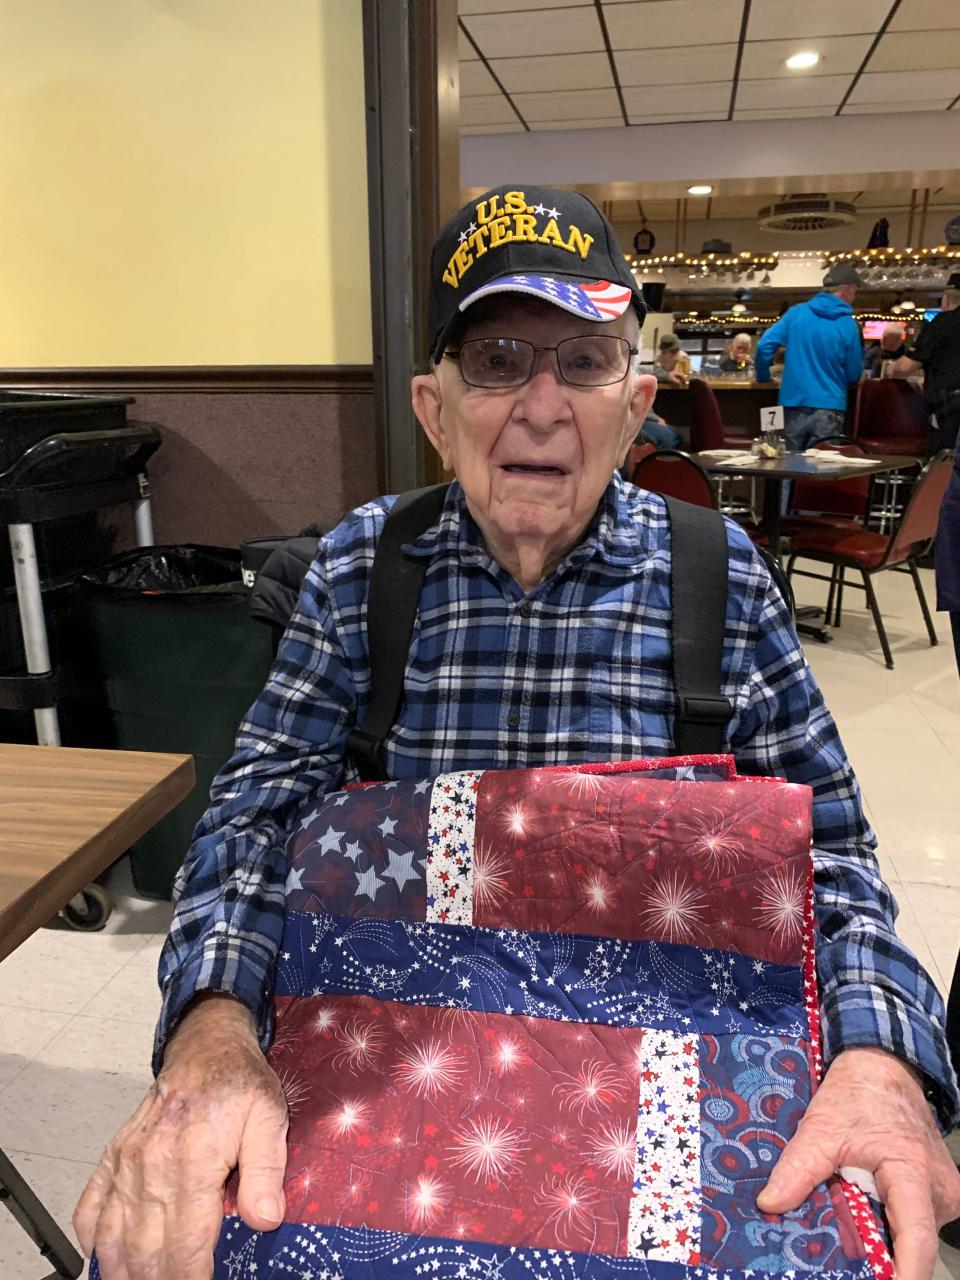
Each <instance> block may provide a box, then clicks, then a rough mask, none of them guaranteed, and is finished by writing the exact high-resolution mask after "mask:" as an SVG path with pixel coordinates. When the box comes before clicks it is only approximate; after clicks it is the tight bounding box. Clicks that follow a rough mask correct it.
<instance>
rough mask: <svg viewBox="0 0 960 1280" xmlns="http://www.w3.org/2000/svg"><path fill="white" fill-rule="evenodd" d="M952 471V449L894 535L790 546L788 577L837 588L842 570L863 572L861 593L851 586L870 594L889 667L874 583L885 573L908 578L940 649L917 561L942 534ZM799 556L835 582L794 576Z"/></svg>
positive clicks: (800, 539) (855, 535)
mask: <svg viewBox="0 0 960 1280" xmlns="http://www.w3.org/2000/svg"><path fill="white" fill-rule="evenodd" d="M952 471H953V455H952V453H951V452H950V451H949V450H946V449H945V450H943V451H942V452H941V453H938V454H937V455H936V457H935V458H931V459H930V461H929V462H928V463H927V465H926V466H925V467H924V469H923V472H922V474H921V476H920V479H919V480H918V481H917V483H916V485H915V486H914V489H913V492H912V494H911V495H910V499H909V501H908V502H907V505H906V506H905V507H904V510H903V514H902V515H901V516H900V519H899V520H898V522H897V526H896V528H895V529H894V531H893V532H892V533H890V534H884V533H870V532H868V531H867V530H865V529H861V530H858V531H856V532H851V531H850V530H847V529H827V528H823V529H810V530H808V531H806V532H804V533H799V534H797V535H795V536H794V538H793V540H792V542H791V546H790V559H789V561H788V562H787V576H788V577H789V576H790V575H792V574H793V573H794V572H797V573H799V575H800V576H801V577H804V578H817V579H818V580H819V581H821V582H831V583H832V582H833V580H834V576H835V574H836V570H837V568H842V569H857V570H859V572H860V575H861V577H862V578H863V585H862V588H861V584H860V583H859V582H851V583H849V584H848V585H850V586H855V587H857V588H858V589H861V590H863V591H865V592H866V596H867V604H868V606H869V608H870V612H871V613H872V614H873V621H874V623H875V624H876V628H877V634H878V635H879V637H880V646H881V648H882V649H883V657H884V661H885V662H886V664H887V666H888V667H889V668H892V667H893V656H892V654H891V652H890V645H889V643H888V641H887V633H886V631H885V630H884V626H883V618H882V617H881V615H880V606H879V605H878V603H877V596H876V592H875V591H874V589H873V582H872V579H873V577H874V575H875V574H878V573H881V572H882V571H883V570H884V569H895V570H899V571H900V572H904V573H909V574H910V576H911V577H912V578H913V585H914V587H915V588H916V591H917V598H918V600H919V601H920V609H921V611H922V613H923V620H924V622H925V623H926V626H927V635H928V636H929V637H930V643H931V644H932V645H935V644H937V633H936V631H934V629H933V621H932V619H931V617H930V610H929V609H928V608H927V601H926V597H925V596H924V594H923V584H922V583H921V581H920V575H919V573H918V572H917V560H918V559H919V558H920V556H922V555H923V554H924V552H925V551H927V550H928V548H929V547H930V544H931V542H932V541H933V538H934V536H935V534H936V532H937V520H938V518H939V515H940V504H941V502H942V501H943V495H944V493H945V492H946V488H947V484H948V483H949V480H950V476H951V473H952ZM800 557H803V558H804V559H806V560H815V561H819V562H820V563H821V564H827V565H830V566H831V567H832V570H833V572H832V574H831V577H830V578H827V577H825V576H824V575H823V574H821V573H809V572H807V571H805V570H799V569H798V570H796V571H795V570H794V564H795V562H796V561H797V560H798V559H799V558H800ZM831 594H832V592H831Z"/></svg>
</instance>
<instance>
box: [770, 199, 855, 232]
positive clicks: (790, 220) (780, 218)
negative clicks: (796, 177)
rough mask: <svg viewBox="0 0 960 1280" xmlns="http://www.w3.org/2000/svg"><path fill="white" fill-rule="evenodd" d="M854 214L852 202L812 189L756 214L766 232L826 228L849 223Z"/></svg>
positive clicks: (824, 229) (822, 229) (852, 219)
mask: <svg viewBox="0 0 960 1280" xmlns="http://www.w3.org/2000/svg"><path fill="white" fill-rule="evenodd" d="M856 216H857V210H856V207H855V206H854V205H852V204H847V202H846V201H845V200H831V199H830V197H829V196H827V195H824V194H823V192H821V191H815V192H813V193H812V194H811V195H805V196H804V195H798V196H787V197H786V199H784V200H780V201H779V202H778V203H777V204H769V205H767V207H766V208H765V209H761V210H760V212H759V214H758V215H757V225H758V226H761V227H763V229H764V230H765V231H828V230H829V229H830V228H831V227H845V226H848V225H849V224H850V223H851V222H853V221H854V219H855V218H856Z"/></svg>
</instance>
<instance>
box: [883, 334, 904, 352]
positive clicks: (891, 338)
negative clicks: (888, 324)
mask: <svg viewBox="0 0 960 1280" xmlns="http://www.w3.org/2000/svg"><path fill="white" fill-rule="evenodd" d="M902 342H903V334H902V333H901V332H900V330H899V329H892V330H891V329H886V330H884V332H883V334H882V336H881V338H880V344H881V346H882V347H883V349H884V351H896V350H897V348H898V347H899V346H900V344H901V343H902Z"/></svg>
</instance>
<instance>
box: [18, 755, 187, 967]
mask: <svg viewBox="0 0 960 1280" xmlns="http://www.w3.org/2000/svg"><path fill="white" fill-rule="evenodd" d="M193 783H194V772H193V758H192V757H191V756H174V755H160V754H154V753H153V752H146V751H87V750H81V749H79V748H72V747H33V746H19V745H12V744H9V743H0V960H2V959H3V958H4V957H5V956H8V955H9V954H10V952H11V951H13V950H14V948H16V947H18V946H19V945H20V943H21V942H23V940H24V939H25V938H29V936H30V935H31V934H32V933H33V932H34V931H35V930H36V929H39V928H40V926H41V925H43V924H46V923H47V921H48V920H50V919H51V918H52V917H53V916H55V915H56V914H57V912H58V911H59V910H60V908H61V907H62V906H63V905H64V903H66V902H69V900H70V899H71V898H72V897H73V895H74V894H75V893H78V892H79V891H80V890H81V889H82V888H83V886H84V885H86V884H89V883H90V881H91V880H93V879H95V878H96V876H98V875H100V873H101V872H103V871H105V870H106V869H107V867H109V866H110V864H111V863H112V862H115V861H116V859H117V858H119V857H120V855H121V854H123V853H125V852H126V851H127V849H129V847H130V846H131V845H132V844H133V842H134V841H135V840H138V839H139V838H140V836H142V835H143V834H144V832H146V831H149V829H150V828H151V827H152V826H153V824H154V823H155V822H157V821H159V819H160V818H162V817H163V816H164V815H165V814H167V813H169V811H170V810H171V809H172V808H173V807H174V806H175V805H177V804H178V803H179V802H180V801H181V800H182V799H183V798H184V796H186V795H188V794H189V792H190V791H191V790H192V788H193Z"/></svg>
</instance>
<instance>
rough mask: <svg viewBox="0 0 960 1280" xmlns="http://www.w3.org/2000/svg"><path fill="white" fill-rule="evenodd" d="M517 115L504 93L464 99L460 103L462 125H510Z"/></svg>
mask: <svg viewBox="0 0 960 1280" xmlns="http://www.w3.org/2000/svg"><path fill="white" fill-rule="evenodd" d="M516 118H517V114H516V112H515V111H513V110H512V109H511V107H510V103H509V102H508V101H507V100H506V98H505V97H504V96H503V94H502V93H495V94H484V95H483V96H482V97H478V98H463V99H461V102H460V124H461V125H465V124H500V123H503V124H509V123H512V122H513V121H514V120H516Z"/></svg>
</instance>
